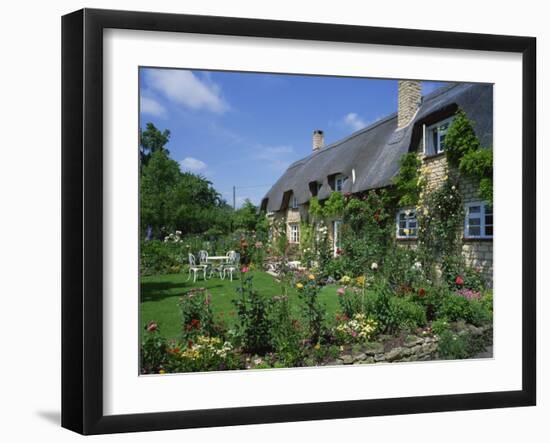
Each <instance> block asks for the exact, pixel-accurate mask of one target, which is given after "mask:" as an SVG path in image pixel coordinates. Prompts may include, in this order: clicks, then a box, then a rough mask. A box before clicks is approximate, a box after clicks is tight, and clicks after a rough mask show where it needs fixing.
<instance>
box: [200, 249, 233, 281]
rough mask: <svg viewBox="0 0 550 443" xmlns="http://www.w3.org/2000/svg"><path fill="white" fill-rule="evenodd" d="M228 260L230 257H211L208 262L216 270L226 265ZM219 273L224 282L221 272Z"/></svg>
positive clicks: (207, 259)
mask: <svg viewBox="0 0 550 443" xmlns="http://www.w3.org/2000/svg"><path fill="white" fill-rule="evenodd" d="M228 260H229V257H227V256H226V255H209V256H208V257H207V258H206V262H207V263H210V264H212V266H213V267H214V268H215V267H219V266H222V265H223V264H224V263H227V261H228ZM218 272H219V274H220V278H221V279H222V280H223V277H222V273H221V271H218ZM210 278H212V271H210Z"/></svg>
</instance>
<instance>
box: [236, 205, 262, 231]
mask: <svg viewBox="0 0 550 443" xmlns="http://www.w3.org/2000/svg"><path fill="white" fill-rule="evenodd" d="M258 220H259V213H258V208H257V207H256V206H255V205H254V203H252V202H251V201H250V200H249V199H246V200H245V201H244V203H243V205H242V206H241V207H240V208H239V209H237V210H236V211H235V213H234V215H233V222H234V227H235V228H236V229H243V230H245V231H254V230H255V229H256V225H257V223H258Z"/></svg>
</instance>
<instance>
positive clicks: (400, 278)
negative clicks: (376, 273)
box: [382, 245, 425, 293]
mask: <svg viewBox="0 0 550 443" xmlns="http://www.w3.org/2000/svg"><path fill="white" fill-rule="evenodd" d="M382 273H383V274H384V276H385V277H386V278H387V279H388V281H389V283H390V285H391V286H392V287H393V288H395V290H396V291H397V292H402V293H407V292H410V291H411V290H413V289H414V288H417V287H419V286H421V284H422V283H423V282H424V280H425V279H424V268H423V266H422V264H421V262H420V261H419V259H418V257H417V254H416V252H415V251H413V250H410V249H407V248H403V247H400V246H398V245H394V246H393V247H392V248H391V249H389V251H388V254H387V255H386V257H385V258H384V262H383V266H382Z"/></svg>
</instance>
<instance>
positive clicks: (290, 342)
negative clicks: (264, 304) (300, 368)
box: [270, 295, 303, 366]
mask: <svg viewBox="0 0 550 443" xmlns="http://www.w3.org/2000/svg"><path fill="white" fill-rule="evenodd" d="M270 320H271V340H272V345H273V349H274V350H275V352H276V353H277V356H278V358H279V359H280V360H281V362H282V363H284V364H285V365H287V366H297V365H298V363H299V362H300V360H301V359H302V357H303V349H302V346H301V335H302V334H301V328H300V322H299V321H298V320H295V319H293V318H292V317H291V313H290V303H289V300H288V297H287V296H285V295H279V296H275V297H273V304H272V306H271V312H270Z"/></svg>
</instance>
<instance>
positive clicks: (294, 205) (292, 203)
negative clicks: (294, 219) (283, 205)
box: [290, 194, 298, 209]
mask: <svg viewBox="0 0 550 443" xmlns="http://www.w3.org/2000/svg"><path fill="white" fill-rule="evenodd" d="M290 207H291V208H292V209H297V208H298V199H297V198H296V196H295V195H294V194H292V195H291V196H290Z"/></svg>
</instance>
